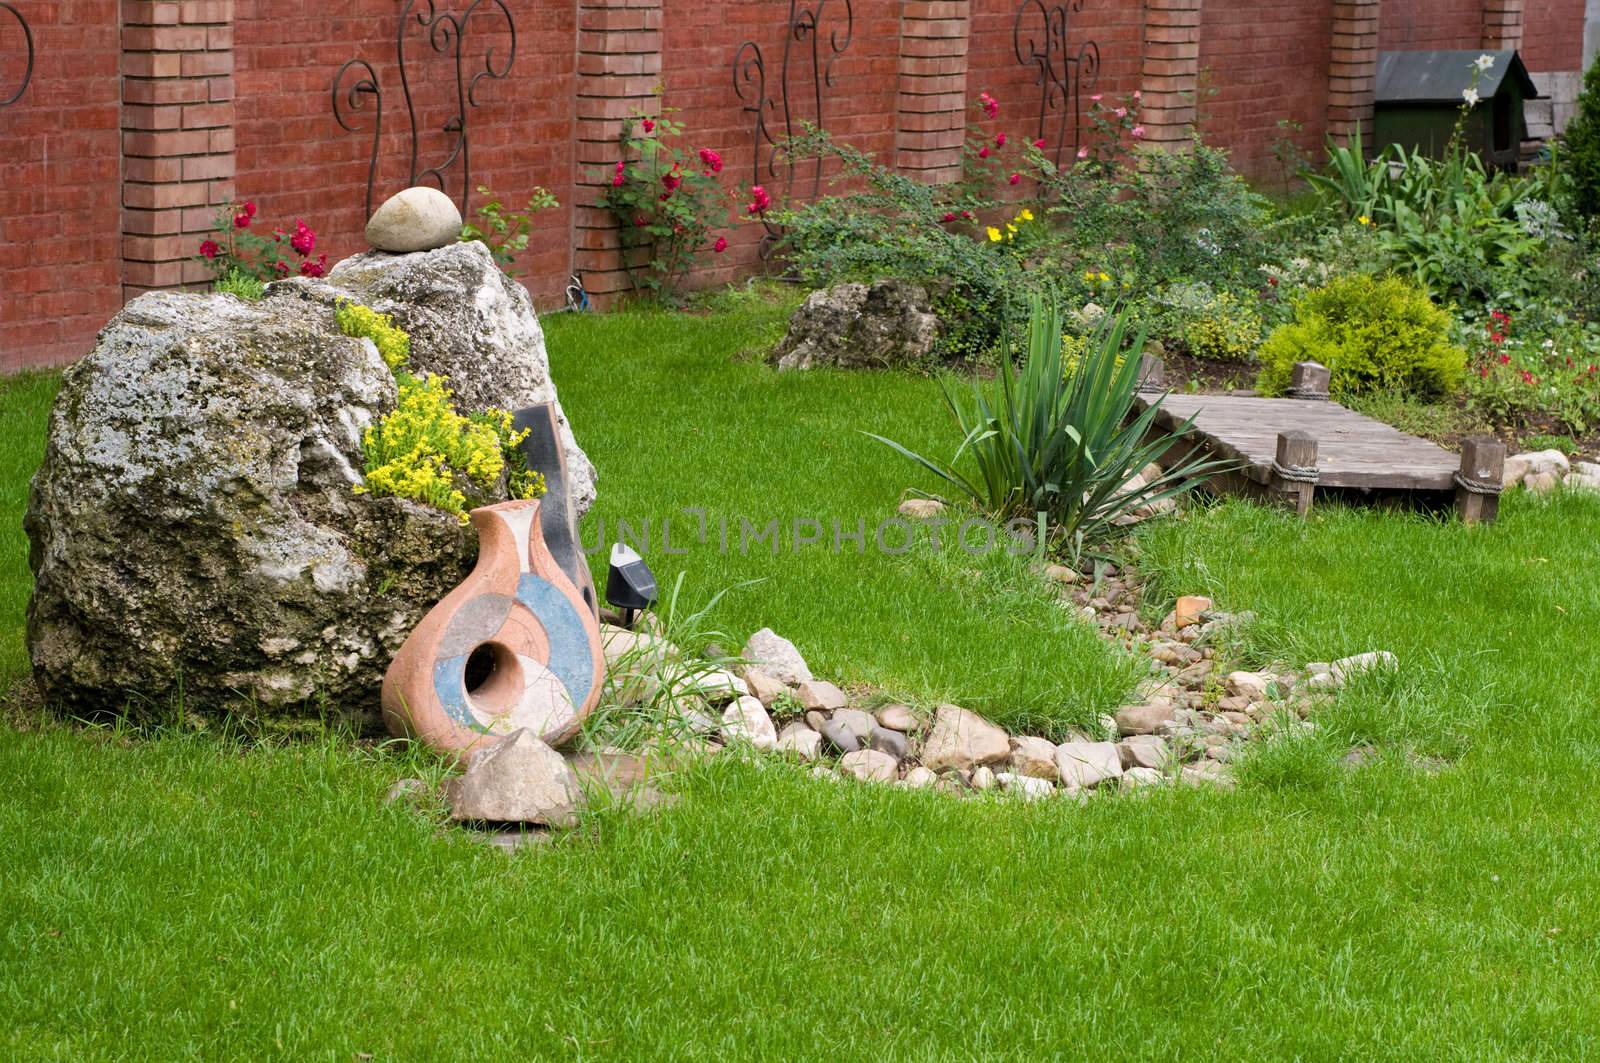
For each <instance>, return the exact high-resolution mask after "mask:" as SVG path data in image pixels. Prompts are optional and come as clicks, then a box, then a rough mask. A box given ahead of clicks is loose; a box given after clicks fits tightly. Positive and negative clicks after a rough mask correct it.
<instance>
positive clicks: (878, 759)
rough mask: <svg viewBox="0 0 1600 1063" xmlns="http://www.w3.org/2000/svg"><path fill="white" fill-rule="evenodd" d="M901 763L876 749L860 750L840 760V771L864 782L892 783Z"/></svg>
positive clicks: (847, 754)
mask: <svg viewBox="0 0 1600 1063" xmlns="http://www.w3.org/2000/svg"><path fill="white" fill-rule="evenodd" d="M898 764H899V762H898V761H896V760H895V759H894V758H893V757H891V756H890V755H889V754H887V753H880V752H878V751H877V750H876V749H858V750H856V751H855V752H854V753H846V754H845V755H844V756H843V757H842V758H840V760H839V770H840V771H842V772H844V773H845V774H846V775H853V776H855V777H856V778H857V779H860V780H861V781H862V782H892V781H893V780H894V773H895V768H896V767H897V766H898Z"/></svg>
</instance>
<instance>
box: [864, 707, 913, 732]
mask: <svg viewBox="0 0 1600 1063" xmlns="http://www.w3.org/2000/svg"><path fill="white" fill-rule="evenodd" d="M873 718H874V719H876V720H877V721H878V726H880V727H887V728H888V729H889V730H891V731H902V732H904V733H906V734H910V733H911V732H913V731H915V730H918V729H919V728H920V727H921V726H922V721H921V720H918V719H917V715H916V713H914V712H912V711H911V706H909V705H901V704H898V703H895V704H890V705H884V706H881V707H880V708H879V709H878V711H877V712H876V713H874V714H873Z"/></svg>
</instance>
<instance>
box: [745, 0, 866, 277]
mask: <svg viewBox="0 0 1600 1063" xmlns="http://www.w3.org/2000/svg"><path fill="white" fill-rule="evenodd" d="M829 6H830V5H829V0H814V2H811V3H802V2H801V0H789V18H788V21H787V23H785V25H784V29H783V57H782V61H781V65H780V66H779V69H778V79H777V83H776V85H775V86H774V87H773V89H772V92H771V93H769V91H768V84H767V62H766V56H765V55H764V54H763V53H762V50H761V45H760V44H759V43H758V42H756V41H745V42H744V43H743V44H741V45H739V47H738V48H737V49H736V50H735V51H734V53H733V91H734V94H735V95H736V96H738V98H739V102H740V104H741V105H742V111H743V113H744V115H745V116H746V120H747V121H749V123H750V173H751V181H752V183H754V184H758V185H762V186H763V187H764V186H766V185H768V184H774V185H777V186H778V187H779V189H780V190H781V193H782V198H784V199H789V198H790V197H791V196H792V195H793V192H794V185H795V169H796V163H795V160H794V159H793V158H791V157H789V156H788V153H787V152H786V151H785V146H786V145H787V143H788V142H789V141H790V140H791V139H793V137H794V135H795V130H796V126H797V125H799V124H800V123H802V122H805V121H810V122H811V124H812V125H814V126H816V128H818V129H826V128H827V120H826V113H825V111H824V102H825V98H826V90H827V89H829V88H832V87H833V75H834V70H833V65H834V63H835V62H836V61H837V60H838V58H839V56H841V55H843V54H844V52H845V50H846V49H847V48H849V47H850V40H851V37H852V36H853V35H854V33H855V11H854V10H853V9H852V7H851V5H850V0H841V2H840V3H838V4H835V5H833V7H834V8H835V9H837V8H840V7H842V8H843V9H844V11H843V18H842V21H839V22H837V24H833V25H831V27H830V26H825V24H824V17H825V16H826V15H827V14H828V12H829ZM824 34H826V39H824ZM824 53H826V54H824ZM808 61H809V66H810V73H811V117H810V118H809V119H807V118H806V117H805V116H803V115H802V114H800V113H799V112H800V104H799V101H798V100H797V99H796V96H797V95H798V94H799V93H802V92H804V88H803V87H800V88H798V89H796V88H794V87H793V86H792V83H791V78H792V76H793V75H795V74H796V68H797V67H799V68H801V69H804V66H805V64H807V63H808ZM801 98H803V97H801ZM769 115H770V116H771V118H770V120H769V117H768V116H769ZM780 121H781V123H782V133H783V135H782V138H781V139H780V138H779V137H778V136H777V134H776V133H775V132H774V128H775V125H776V124H777V123H778V122H780ZM810 161H811V177H810V180H811V191H810V194H811V196H813V197H815V196H816V195H817V194H818V193H819V192H820V191H821V190H822V159H821V158H820V157H819V158H815V159H812V160H810ZM775 198H776V197H775ZM761 224H762V225H763V226H765V228H766V230H767V233H766V236H765V237H764V238H763V239H762V242H761V247H762V254H763V255H765V254H767V253H769V252H770V251H771V249H772V245H773V241H774V240H776V239H777V237H778V236H780V235H781V234H782V233H781V230H780V228H779V227H778V226H776V225H774V224H773V223H772V222H770V221H768V220H767V218H766V216H765V215H763V216H762V218H761Z"/></svg>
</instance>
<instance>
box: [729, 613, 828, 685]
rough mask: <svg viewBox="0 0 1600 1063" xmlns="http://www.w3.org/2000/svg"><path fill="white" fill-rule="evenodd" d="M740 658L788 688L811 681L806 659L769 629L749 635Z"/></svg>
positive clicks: (780, 636) (784, 639)
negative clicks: (785, 684)
mask: <svg viewBox="0 0 1600 1063" xmlns="http://www.w3.org/2000/svg"><path fill="white" fill-rule="evenodd" d="M741 656H742V657H743V658H744V659H745V660H746V661H748V662H750V664H751V665H753V666H754V667H756V668H759V669H761V671H763V672H765V673H767V674H768V675H770V676H772V678H774V679H776V680H778V681H779V682H781V683H787V684H788V685H789V686H799V685H800V684H801V683H806V682H810V680H811V669H810V668H809V667H807V666H806V659H805V658H804V657H802V656H800V651H799V650H797V649H795V645H794V643H792V642H790V641H789V640H788V639H786V638H784V637H783V636H782V635H779V634H778V633H777V632H775V631H773V630H772V629H771V628H770V627H764V628H762V629H761V630H760V631H757V632H756V633H755V634H754V635H751V636H750V641H748V642H746V643H745V644H744V653H743V654H741Z"/></svg>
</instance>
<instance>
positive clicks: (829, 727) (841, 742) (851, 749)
mask: <svg viewBox="0 0 1600 1063" xmlns="http://www.w3.org/2000/svg"><path fill="white" fill-rule="evenodd" d="M821 734H822V737H823V739H824V740H826V741H827V743H828V745H830V746H832V747H833V748H834V749H836V750H838V751H839V752H840V753H855V752H857V751H858V750H860V748H861V739H859V738H857V737H856V733H855V732H854V731H852V730H851V729H850V728H848V727H846V726H845V725H844V724H843V723H841V722H839V721H838V720H824V721H823V722H822V727H821Z"/></svg>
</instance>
